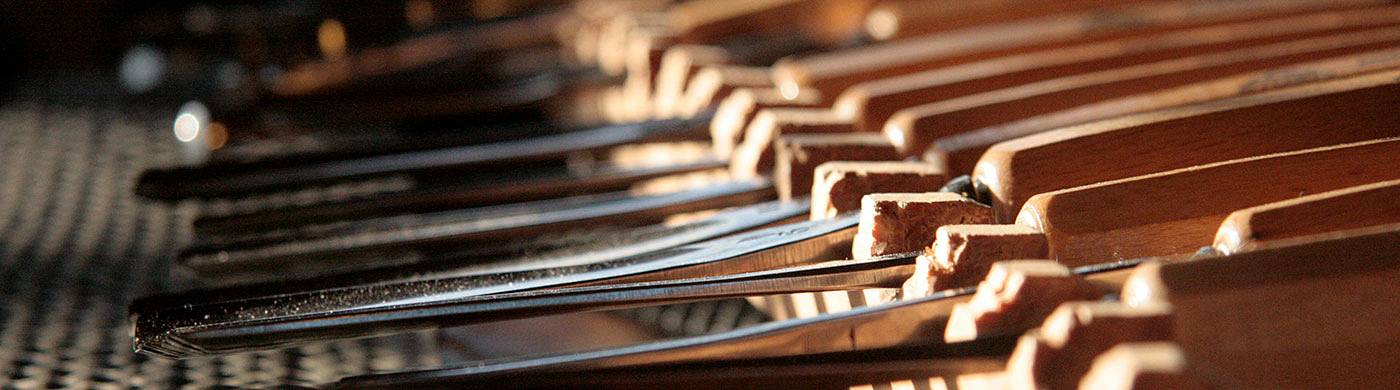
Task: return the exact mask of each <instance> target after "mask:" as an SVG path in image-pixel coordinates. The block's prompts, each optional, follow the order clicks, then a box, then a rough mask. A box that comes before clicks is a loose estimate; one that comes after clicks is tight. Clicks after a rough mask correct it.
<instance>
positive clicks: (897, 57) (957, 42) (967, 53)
mask: <svg viewBox="0 0 1400 390" xmlns="http://www.w3.org/2000/svg"><path fill="white" fill-rule="evenodd" d="M1347 4H1353V3H1347ZM1366 4H1375V3H1366ZM1337 5H1338V3H1328V4H1322V3H1320V2H1310V1H1290V2H1267V3H1265V2H1251V1H1240V2H1230V3H1218V2H1163V3H1149V4H1144V5H1142V6H1134V7H1118V8H1111V9H1105V10H1095V11H1084V12H1071V13H1064V14H1054V15H1052V16H1045V17H1040V18H1029V19H1025V20H1016V21H1008V22H1004V23H993V24H986V25H977V26H973V27H969V28H966V29H960V30H954V31H950V32H945V33H940V34H933V35H929V36H925V37H920V38H915V39H907V40H899V41H895V42H891V43H888V44H882V45H872V46H869V47H862V48H854V49H850V50H843V51H838V52H832V53H826V54H818V55H812V56H807V57H802V58H798V59H792V60H785V61H780V62H779V63H778V64H776V65H774V74H773V75H774V81H775V82H776V83H777V85H778V87H779V89H781V90H784V91H787V93H789V94H791V93H796V92H798V91H801V90H802V89H804V88H812V89H815V90H816V91H818V92H820V93H821V96H823V98H824V99H827V100H825V101H824V103H826V104H830V103H831V102H832V99H835V97H836V96H838V95H839V94H840V92H841V91H842V90H844V89H845V88H847V87H850V86H851V85H855V84H856V83H859V82H863V81H869V80H873V79H878V78H884V77H890V76H896V75H899V74H906V73H911V72H916V71H921V70H927V69H930V68H932V67H936V66H947V65H954V64H957V63H961V62H967V61H972V60H977V59H985V58H990V57H991V56H993V55H998V54H1000V55H1006V54H1012V53H1016V52H1024V51H1030V50H1035V49H1043V48H1050V47H1057V46H1064V45H1066V44H1072V43H1078V42H1080V41H1082V40H1083V39H1105V38H1112V37H1122V36H1131V35H1134V34H1146V33H1151V32H1154V31H1161V30H1163V29H1170V28H1175V27H1176V26H1179V25H1181V24H1183V23H1205V22H1208V21H1212V20H1216V21H1218V20H1232V19H1233V20H1238V19H1241V18H1249V17H1265V16H1271V15H1279V14H1288V13H1290V12H1299V11H1305V10H1316V9H1319V8H1332V7H1336V6H1337ZM1187 15H1189V16H1187ZM1125 20H1126V21H1131V23H1122V21H1125ZM1115 21H1118V22H1115Z"/></svg>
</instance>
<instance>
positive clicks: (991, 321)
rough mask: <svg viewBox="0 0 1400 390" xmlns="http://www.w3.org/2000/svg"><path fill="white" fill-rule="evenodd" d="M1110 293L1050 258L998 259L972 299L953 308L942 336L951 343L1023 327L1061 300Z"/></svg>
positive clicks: (1085, 298) (1025, 327) (1073, 299)
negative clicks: (1046, 259) (1048, 259)
mask: <svg viewBox="0 0 1400 390" xmlns="http://www.w3.org/2000/svg"><path fill="white" fill-rule="evenodd" d="M1110 291H1112V290H1111V289H1105V288H1103V286H1099V285H1095V284H1093V283H1090V282H1089V281H1086V280H1084V279H1083V278H1080V277H1079V276H1077V275H1075V274H1074V273H1073V272H1072V271H1071V270H1070V269H1069V268H1068V267H1065V266H1064V265H1062V264H1060V263H1056V262H1053V261H1045V260H1008V261H1000V262H997V263H996V264H992V268H991V269H990V270H988V271H987V277H986V279H985V280H983V281H982V282H981V283H979V284H978V285H977V293H976V294H974V295H973V296H972V300H970V301H968V302H967V303H961V304H958V305H957V306H954V307H953V312H952V315H950V316H949V317H948V326H947V327H945V330H944V333H943V339H944V340H946V341H948V342H950V343H952V342H959V341H967V340H974V339H976V338H977V337H978V336H979V335H983V336H985V335H990V334H997V333H1007V332H1008V331H1024V330H1026V329H1030V328H1031V327H1033V326H1035V325H1036V324H1039V323H1040V322H1041V321H1043V320H1044V319H1045V317H1047V316H1049V315H1050V312H1051V310H1054V308H1055V307H1057V306H1059V305H1060V304H1061V303H1064V302H1069V301H1080V300H1094V299H1099V298H1100V297H1103V296H1104V295H1106V294H1107V293H1108V292H1110Z"/></svg>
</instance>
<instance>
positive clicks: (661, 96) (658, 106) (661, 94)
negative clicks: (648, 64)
mask: <svg viewBox="0 0 1400 390" xmlns="http://www.w3.org/2000/svg"><path fill="white" fill-rule="evenodd" d="M729 61H730V58H729V53H728V52H727V51H725V50H724V49H721V48H719V47H714V46H700V45H676V46H671V47H669V48H667V49H666V53H665V54H663V55H662V56H661V64H660V65H658V70H657V74H656V87H655V88H654V90H655V92H654V93H653V94H652V103H651V108H652V115H651V116H652V117H654V118H663V119H664V118H673V117H675V116H677V115H678V113H677V112H676V111H677V108H676V106H677V105H678V104H679V102H680V100H681V95H682V94H683V93H684V90H685V86H686V82H687V81H689V80H690V79H691V77H692V76H694V75H695V74H696V73H697V72H698V71H699V70H700V69H701V68H702V67H704V66H707V65H718V64H725V63H729Z"/></svg>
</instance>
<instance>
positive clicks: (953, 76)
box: [833, 2, 1400, 131]
mask: <svg viewBox="0 0 1400 390" xmlns="http://www.w3.org/2000/svg"><path fill="white" fill-rule="evenodd" d="M916 3H917V2H916ZM1026 5H1029V4H1026ZM925 8H933V9H943V8H946V7H927V6H925ZM1017 8H1019V7H1017ZM872 18H874V16H872ZM1397 21H1400V9H1395V8H1393V7H1390V8H1370V9H1354V8H1345V7H1344V8H1342V9H1338V10H1329V11H1326V12H1316V13H1312V12H1309V13H1306V14H1302V15H1296V16H1295V15H1290V16H1287V17H1279V18H1268V19H1263V20H1246V21H1242V22H1239V23H1228V24H1221V25H1208V26H1203V27H1199V28H1187V29H1180V30H1171V31H1166V32H1163V33H1160V34H1147V35H1134V36H1130V37H1126V38H1122V39H1113V40H1105V41H1092V42H1087V43H1085V44H1082V45H1076V46H1068V47H1063V48H1055V49H1051V50H1041V51H1035V52H1030V53H1025V54H1019V55H1008V56H1002V57H996V58H990V59H987V60H982V61H976V62H971V63H967V64H960V65H955V66H948V67H941V68H937V69H931V70H927V71H923V72H916V73H910V74H905V75H900V76H896V77H890V78H883V79H877V80H872V81H867V82H863V83H860V84H856V85H853V86H851V87H850V88H847V89H846V90H845V91H843V92H842V93H841V95H840V96H839V97H837V99H836V101H835V103H834V105H833V109H836V110H838V111H841V112H843V113H845V114H849V115H851V116H852V117H853V118H856V127H857V128H858V129H860V130H861V131H880V129H881V128H883V126H884V125H885V122H886V121H888V120H889V118H890V116H892V115H893V114H894V113H895V112H896V111H898V110H900V109H902V108H906V107H912V106H917V105H922V104H929V103H934V102H938V101H942V100H948V99H953V98H957V97H961V96H969V95H974V94H977V93H982V92H987V91H993V90H997V89H1002V88H1008V87H1013V86H1017V85H1024V84H1029V83H1033V82H1038V81H1042V80H1049V79H1054V78H1059V77H1065V76H1071V75H1075V74H1082V73H1089V72H1096V71H1103V70H1109V69H1116V68H1124V67H1129V66H1134V65H1139V64H1144V63H1150V62H1154V61H1161V60H1165V59H1173V58H1182V57H1190V56H1196V55H1201V54H1206V53H1213V52H1221V51H1226V50H1231V49H1238V48H1243V47H1250V46H1260V45H1265V44H1272V43H1278V42H1282V41H1288V40H1296V39H1299V38H1301V37H1312V36H1321V35H1329V34H1336V33H1337V32H1338V31H1339V30H1345V29H1357V28H1366V27H1377V26H1386V25H1393V24H1395V23H1396V22H1397Z"/></svg>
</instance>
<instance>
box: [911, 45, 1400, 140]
mask: <svg viewBox="0 0 1400 390" xmlns="http://www.w3.org/2000/svg"><path fill="white" fill-rule="evenodd" d="M1397 44H1400V33H1396V32H1395V29H1393V28H1383V29H1374V30H1368V31H1362V32H1357V33H1345V34H1339V35H1333V36H1326V37H1319V38H1308V39H1302V40H1297V41H1289V42H1283V43H1278V44H1272V45H1264V46H1259V47H1250V48H1244V49H1238V50H1232V51H1227V52H1222V53H1215V54H1207V55H1201V56H1194V57H1186V58H1179V59H1172V60H1166V61H1160V62H1154V63H1149V64H1142V65H1137V66H1131V67H1127V68H1121V69H1114V70H1108V71H1102V72H1093V73H1086V74H1080V75H1075V76H1069V77H1064V78H1058V79H1053V80H1045V81H1041V82H1036V83H1031V84H1026V85H1021V86H1017V87H1012V88H1006V89H1000V90H996V91H992V92H987V93H981V94H976V95H971V96H963V97H959V98H955V99H950V100H944V101H940V102H937V103H932V104H928V105H922V106H917V107H911V108H906V109H904V110H901V111H900V112H898V113H896V114H895V115H894V116H892V117H891V119H890V121H889V122H888V123H887V124H886V126H885V134H886V135H887V136H889V137H890V140H891V141H892V142H894V143H895V144H896V145H897V146H899V147H900V149H901V150H902V151H905V152H906V153H910V152H911V151H913V153H920V152H922V151H924V150H925V149H926V148H927V147H928V146H930V145H932V144H934V143H935V142H938V140H940V139H942V138H949V137H952V136H959V135H966V136H968V137H977V136H983V137H986V136H988V135H992V134H995V135H996V136H1003V137H1007V138H1003V140H1005V139H1010V138H1014V137H1018V136H1024V135H1029V134H1033V133H1034V132H1035V131H1033V130H1029V129H1027V128H1015V125H1014V124H1017V123H1020V124H1029V123H1032V122H1033V123H1034V124H1035V125H1037V126H1042V125H1055V126H1065V125H1071V124H1077V123H1073V122H1071V123H1066V122H1064V121H1055V120H1050V121H1046V120H1043V119H1042V118H1044V117H1046V116H1051V115H1064V114H1065V113H1068V112H1074V113H1076V114H1079V115H1081V117H1079V118H1077V119H1080V120H1085V119H1088V120H1092V119H1098V118H1104V117H1110V116H1113V115H1121V114H1130V113H1135V112H1142V111H1146V110H1152V109H1159V108H1167V107H1171V106H1175V105H1180V104H1182V103H1189V102H1195V101H1204V100H1214V99H1220V98H1224V97H1230V96H1237V95H1242V94H1248V93H1251V92H1257V91H1258V89H1254V88H1242V86H1245V85H1251V84H1249V83H1250V82H1251V81H1254V80H1257V77H1259V75H1258V74H1251V72H1268V71H1271V70H1274V69H1277V68H1281V67H1287V66H1290V65H1298V66H1314V67H1318V66H1326V65H1332V66H1331V67H1337V64H1336V63H1337V62H1338V61H1347V60H1349V59H1350V58H1352V57H1347V56H1349V55H1358V54H1370V53H1367V52H1369V51H1373V50H1384V49H1393V48H1394V47H1396V45H1397ZM1329 60H1330V61H1331V62H1327V61H1329ZM1342 67H1344V68H1363V69H1360V70H1356V71H1362V72H1364V71H1366V70H1378V69H1383V67H1371V66H1367V65H1361V66H1357V65H1354V63H1350V62H1348V63H1347V64H1345V65H1342ZM1343 72H1345V70H1343ZM1242 78H1248V81H1247V80H1242ZM1198 83H1199V84H1198ZM1210 83H1216V84H1225V85H1220V86H1217V87H1215V88H1212V89H1211V90H1210V91H1200V90H1199V89H1197V88H1201V87H1204V86H1205V85H1209V84H1210ZM1232 87H1233V88H1232ZM1178 88H1190V89H1196V90H1194V91H1192V92H1197V93H1199V95H1194V96H1193V95H1188V94H1184V93H1182V92H1180V90H1179V89H1178ZM1117 99H1123V103H1124V104H1121V105H1117V106H1111V104H1112V103H1113V102H1115V101H1117ZM1198 99H1199V100H1198ZM1129 101H1130V102H1131V103H1128V102H1129ZM1130 104H1131V105H1130ZM1110 106H1111V107H1110ZM1089 107H1092V109H1091V108H1089ZM1091 115H1092V116H1091ZM1078 123H1082V122H1078ZM1013 128H1014V130H1013ZM1049 128H1053V127H1048V128H1043V129H1049ZM974 131H975V132H976V133H975V134H965V133H969V132H974ZM1042 131H1043V130H1042ZM988 145H990V144H988ZM960 146H961V147H960V148H959V149H958V151H957V152H949V154H959V155H958V156H950V157H948V159H949V160H950V161H951V162H952V163H956V162H958V161H966V157H965V156H967V155H972V154H980V153H981V151H982V150H985V149H983V148H978V149H976V150H971V148H970V145H960Z"/></svg>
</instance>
